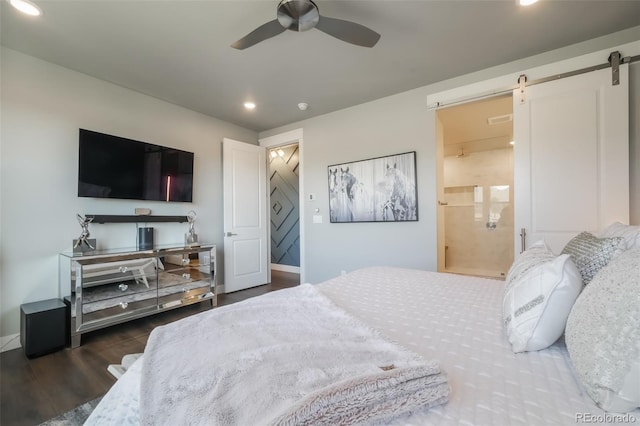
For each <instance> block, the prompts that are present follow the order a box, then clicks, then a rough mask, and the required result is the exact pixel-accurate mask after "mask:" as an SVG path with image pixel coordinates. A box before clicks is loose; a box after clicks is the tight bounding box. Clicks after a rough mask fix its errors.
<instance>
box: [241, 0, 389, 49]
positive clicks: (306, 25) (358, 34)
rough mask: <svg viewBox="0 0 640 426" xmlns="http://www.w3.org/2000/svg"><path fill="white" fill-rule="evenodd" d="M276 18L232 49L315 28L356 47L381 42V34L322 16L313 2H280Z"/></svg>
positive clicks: (245, 37) (292, 0)
mask: <svg viewBox="0 0 640 426" xmlns="http://www.w3.org/2000/svg"><path fill="white" fill-rule="evenodd" d="M276 16H277V18H276V19H274V20H273V21H269V22H267V23H266V24H263V25H261V26H259V27H258V28H256V29H255V30H253V31H252V32H250V33H249V34H247V35H246V36H244V37H243V38H241V39H240V40H238V41H236V42H235V43H233V44H232V45H231V47H233V48H235V49H239V50H242V49H246V48H248V47H251V46H253V45H254V44H257V43H260V42H261V41H264V40H267V39H269V38H271V37H275V36H277V35H278V34H280V33H283V32H284V31H285V30H291V31H297V32H302V31H307V30H310V29H312V28H316V29H318V30H320V31H322V32H324V33H326V34H329V35H330V36H333V37H335V38H337V39H339V40H342V41H344V42H347V43H351V44H355V45H356V46H362V47H373V46H375V45H376V43H377V42H378V40H380V34H378V33H377V32H375V31H373V30H371V29H369V28H367V27H365V26H364V25H360V24H356V23H355V22H351V21H344V20H342V19H335V18H329V17H326V16H322V15H320V11H319V9H318V6H317V5H316V4H315V3H314V2H313V1H312V0H281V1H280V3H279V4H278V8H277V12H276Z"/></svg>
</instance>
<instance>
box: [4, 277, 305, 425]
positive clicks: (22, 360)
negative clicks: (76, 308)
mask: <svg viewBox="0 0 640 426" xmlns="http://www.w3.org/2000/svg"><path fill="white" fill-rule="evenodd" d="M299 280H300V278H299V276H298V274H292V273H287V272H279V271H272V280H271V284H266V285H263V286H260V287H254V288H251V289H247V290H243V291H238V292H235V293H229V294H219V295H218V306H224V305H228V304H230V303H235V302H239V301H241V300H244V299H248V298H250V297H254V296H259V295H261V294H265V293H268V292H270V291H274V290H280V289H282V288H287V287H293V286H296V285H298V284H299ZM207 309H210V305H209V304H208V303H207V304H196V305H191V306H185V307H183V308H180V309H175V310H172V311H167V312H163V313H160V314H157V315H153V316H150V317H146V318H141V319H138V320H134V321H130V322H128V323H125V324H120V325H116V326H113V327H109V328H106V329H103V330H98V331H95V332H92V333H88V334H85V335H83V336H82V346H80V347H79V348H76V349H69V348H67V349H64V350H61V351H58V352H54V353H52V354H49V355H45V356H42V357H39V358H34V359H31V360H29V359H27V358H26V357H25V355H24V352H23V350H22V349H14V350H11V351H7V352H3V353H2V354H0V400H1V405H0V410H1V411H0V424H2V425H3V426H9V425H38V424H40V423H41V422H43V421H45V420H48V419H50V418H52V417H56V416H58V415H60V414H62V413H65V412H66V411H69V410H71V409H73V408H75V407H77V406H78V405H80V404H83V403H85V402H87V401H91V400H92V399H95V398H97V397H99V396H102V395H104V394H105V393H106V392H107V391H108V390H109V388H110V387H111V386H112V385H113V384H114V383H115V379H114V377H113V376H112V375H111V374H110V373H108V372H107V366H108V365H109V364H119V363H120V361H121V359H122V357H123V356H124V355H126V354H130V353H138V352H143V351H144V347H145V344H146V343H147V338H148V337H149V333H151V330H153V329H154V328H155V327H157V326H159V325H163V324H167V323H169V322H172V321H176V320H178V319H181V318H184V317H186V316H189V315H193V314H195V313H198V312H200V311H202V310H207Z"/></svg>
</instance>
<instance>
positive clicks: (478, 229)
mask: <svg viewBox="0 0 640 426" xmlns="http://www.w3.org/2000/svg"><path fill="white" fill-rule="evenodd" d="M512 154H513V150H512V149H510V148H507V149H493V150H487V151H478V152H473V153H469V154H467V155H465V156H464V157H460V156H455V155H453V156H446V157H445V158H444V197H445V199H444V204H443V206H444V233H445V271H447V272H453V273H461V274H470V275H479V276H487V277H504V276H506V273H507V271H508V270H509V267H510V266H511V263H512V262H513V155H512Z"/></svg>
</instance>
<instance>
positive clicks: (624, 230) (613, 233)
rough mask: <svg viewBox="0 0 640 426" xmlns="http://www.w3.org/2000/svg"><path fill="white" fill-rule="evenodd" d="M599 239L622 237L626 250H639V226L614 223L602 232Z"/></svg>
mask: <svg viewBox="0 0 640 426" xmlns="http://www.w3.org/2000/svg"><path fill="white" fill-rule="evenodd" d="M600 237H601V238H611V237H622V238H624V241H625V242H626V243H627V249H632V248H640V226H633V225H625V224H622V223H620V222H615V223H612V224H611V225H609V226H608V227H607V228H606V229H605V230H604V231H602V235H600Z"/></svg>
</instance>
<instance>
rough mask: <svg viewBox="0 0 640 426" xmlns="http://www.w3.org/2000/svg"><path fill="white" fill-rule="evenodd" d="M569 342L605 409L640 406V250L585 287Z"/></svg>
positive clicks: (579, 367) (571, 353)
mask: <svg viewBox="0 0 640 426" xmlns="http://www.w3.org/2000/svg"><path fill="white" fill-rule="evenodd" d="M565 340H566V343H567V350H568V351H569V356H570V357H571V361H573V365H574V369H575V371H576V373H577V375H578V377H579V378H580V380H581V382H582V383H583V384H584V386H585V388H586V390H587V393H588V394H589V396H590V397H591V398H592V399H593V400H594V401H595V403H596V404H597V405H598V406H599V407H601V408H602V409H604V410H606V411H613V412H618V413H622V412H627V411H631V410H633V409H634V408H636V407H640V248H637V249H631V250H628V251H626V252H624V253H622V254H620V255H619V256H618V257H616V258H615V259H613V260H612V261H611V262H609V264H608V265H607V266H605V267H604V268H602V269H601V270H600V272H598V274H597V275H596V276H595V278H594V279H593V280H592V281H591V283H590V284H589V285H588V286H586V287H585V289H584V291H583V292H582V294H581V295H580V297H578V300H576V303H575V305H574V307H573V309H572V310H571V314H570V315H569V319H568V321H567V329H566V333H565Z"/></svg>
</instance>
